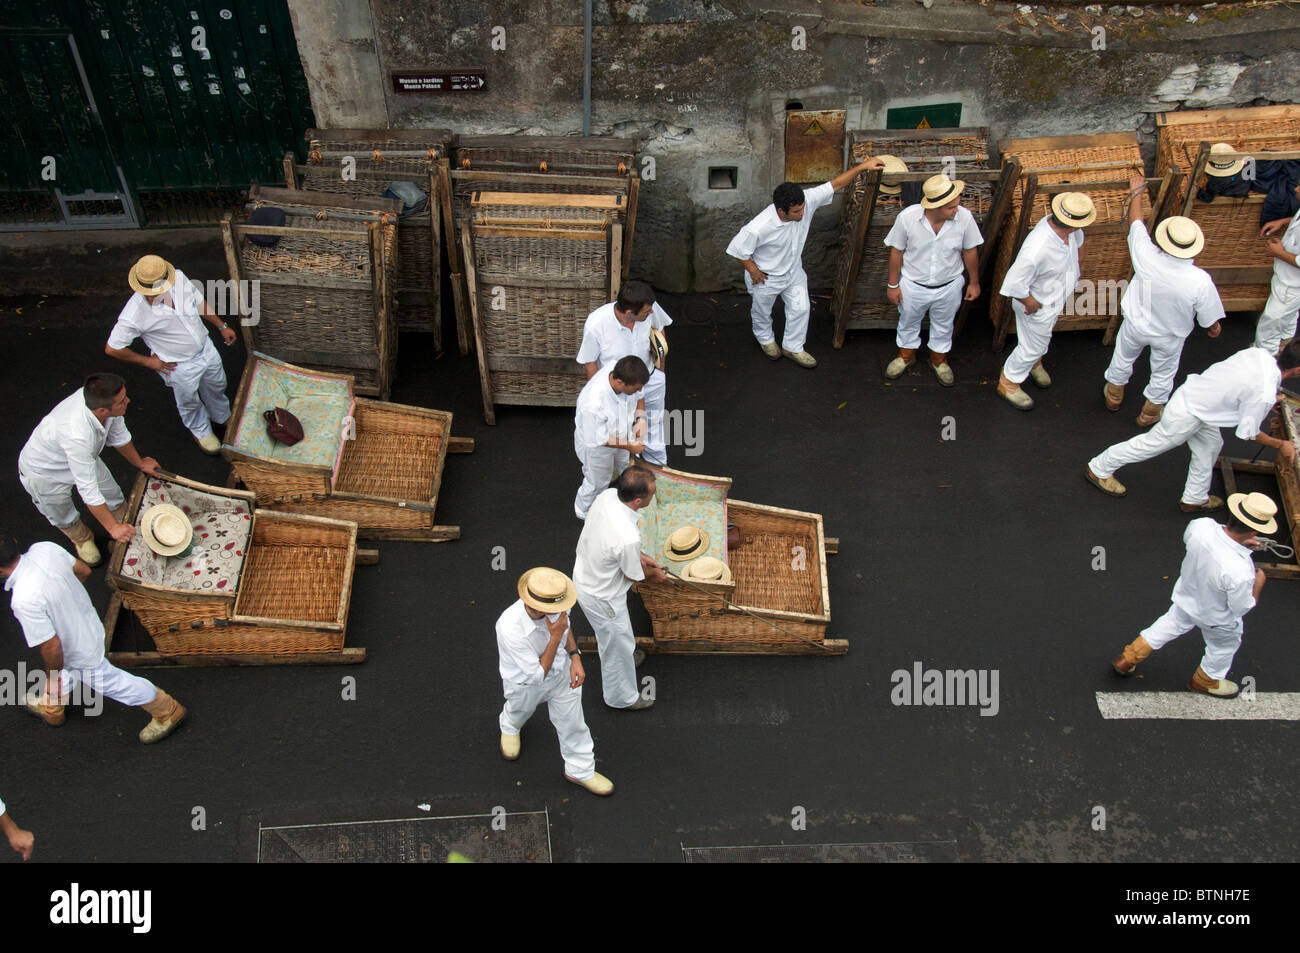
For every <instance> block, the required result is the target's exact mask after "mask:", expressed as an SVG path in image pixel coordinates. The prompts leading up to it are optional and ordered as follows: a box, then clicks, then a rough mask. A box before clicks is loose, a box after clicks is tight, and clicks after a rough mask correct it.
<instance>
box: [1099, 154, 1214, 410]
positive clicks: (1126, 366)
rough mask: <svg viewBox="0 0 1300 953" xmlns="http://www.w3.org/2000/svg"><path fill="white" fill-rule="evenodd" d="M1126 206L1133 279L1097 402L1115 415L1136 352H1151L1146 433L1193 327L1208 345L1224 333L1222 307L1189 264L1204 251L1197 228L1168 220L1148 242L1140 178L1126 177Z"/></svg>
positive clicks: (1165, 399) (1210, 284)
mask: <svg viewBox="0 0 1300 953" xmlns="http://www.w3.org/2000/svg"><path fill="white" fill-rule="evenodd" d="M1129 185H1130V186H1131V187H1132V193H1131V198H1132V204H1131V205H1130V206H1129V215H1128V220H1129V227H1128V249H1129V256H1130V257H1131V258H1132V259H1133V280H1132V281H1131V282H1130V283H1129V286H1128V287H1127V288H1125V289H1124V297H1123V298H1121V299H1120V303H1119V306H1120V310H1121V312H1122V313H1123V315H1124V319H1123V321H1122V322H1121V323H1120V326H1119V332H1118V333H1117V334H1116V336H1115V351H1114V353H1113V354H1112V355H1111V358H1110V366H1109V367H1107V368H1106V386H1105V389H1104V396H1105V398H1106V409H1107V410H1119V408H1120V405H1121V404H1122V403H1123V402H1124V385H1125V384H1127V383H1128V379H1129V377H1131V376H1132V374H1133V364H1134V362H1135V361H1137V359H1138V358H1139V357H1140V356H1141V355H1142V349H1143V348H1148V347H1149V348H1150V349H1151V379H1150V380H1149V381H1148V382H1147V386H1146V390H1145V391H1143V394H1144V395H1145V397H1146V402H1145V403H1144V404H1143V405H1142V412H1141V413H1140V414H1139V415H1138V418H1137V424H1138V426H1139V427H1149V426H1151V425H1152V424H1153V423H1155V422H1156V421H1157V420H1159V419H1160V415H1161V414H1163V413H1164V409H1165V404H1167V403H1169V395H1170V394H1171V393H1172V392H1173V389H1174V375H1176V374H1177V373H1178V362H1179V359H1180V358H1181V357H1182V354H1183V344H1184V343H1185V342H1186V340H1187V338H1188V336H1189V335H1190V334H1191V333H1192V329H1193V328H1194V327H1195V326H1196V324H1200V326H1201V327H1203V328H1205V329H1206V331H1207V333H1208V334H1209V335H1210V337H1212V338H1217V337H1218V336H1219V332H1220V331H1222V330H1223V325H1222V324H1221V323H1220V322H1221V321H1222V320H1223V317H1224V314H1223V302H1222V301H1220V300H1219V292H1218V289H1217V288H1215V287H1214V279H1213V278H1211V277H1210V274H1209V272H1207V271H1205V270H1204V269H1202V268H1197V267H1196V265H1195V264H1193V262H1192V259H1193V258H1194V257H1195V256H1196V255H1198V254H1199V253H1200V251H1201V249H1202V248H1204V247H1205V236H1204V235H1203V234H1201V227H1200V226H1199V225H1197V224H1196V223H1195V222H1193V221H1192V220H1191V219H1190V218H1183V217H1182V216H1181V215H1175V216H1171V217H1170V218H1167V219H1165V220H1164V221H1162V222H1161V223H1160V224H1159V225H1157V226H1156V233H1155V241H1154V242H1153V241H1152V240H1151V236H1150V235H1148V234H1147V226H1146V223H1145V222H1144V221H1142V198H1141V196H1142V193H1143V192H1145V191H1146V179H1145V178H1144V177H1143V176H1141V175H1137V174H1135V175H1133V176H1132V177H1131V178H1130V179H1129Z"/></svg>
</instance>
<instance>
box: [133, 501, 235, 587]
mask: <svg viewBox="0 0 1300 953" xmlns="http://www.w3.org/2000/svg"><path fill="white" fill-rule="evenodd" d="M155 503H171V504H173V505H175V506H179V507H180V508H181V509H182V510H184V511H185V512H186V513H188V514H189V516H190V524H191V525H192V526H193V527H194V549H193V551H192V552H191V553H190V554H189V555H188V556H185V557H180V556H159V555H158V554H157V553H155V552H154V551H153V550H152V549H150V548H149V547H148V545H146V543H145V541H144V536H143V535H142V534H141V533H140V532H139V529H140V517H141V515H143V514H144V512H145V511H146V510H147V509H149V507H151V506H153V505H154V504H155ZM252 526H253V523H252V514H251V513H250V512H249V508H248V504H247V503H245V502H244V501H243V500H241V499H232V498H230V497H228V496H218V495H217V494H215V493H204V492H203V491H201V490H194V489H191V488H189V487H186V486H180V485H179V484H175V483H169V482H167V481H166V480H150V481H149V483H148V484H147V485H146V487H145V491H144V499H143V500H142V501H141V502H140V510H139V512H137V513H136V517H135V528H136V530H137V532H136V534H135V536H133V537H132V538H131V542H129V543H127V546H126V555H125V556H124V557H123V559H122V575H124V576H126V577H127V578H128V579H137V580H139V581H140V582H147V583H149V584H150V585H154V586H162V587H163V588H166V589H184V590H187V591H196V590H197V591H209V590H210V591H212V592H214V593H218V592H235V591H237V589H238V588H239V573H240V570H241V569H242V568H243V565H244V554H245V553H246V552H247V551H248V535H249V531H250V530H251V529H252Z"/></svg>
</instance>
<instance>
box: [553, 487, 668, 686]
mask: <svg viewBox="0 0 1300 953" xmlns="http://www.w3.org/2000/svg"><path fill="white" fill-rule="evenodd" d="M654 495H655V478H654V474H653V473H651V472H650V471H649V470H646V469H643V468H641V467H629V468H628V469H626V470H624V471H623V473H622V474H621V475H620V476H619V478H618V479H617V480H616V481H615V482H614V485H613V486H612V487H610V488H609V489H608V490H605V491H604V492H603V493H601V494H600V495H599V496H598V497H596V502H594V503H592V504H591V512H590V513H588V515H587V523H586V525H585V526H583V527H582V535H581V536H579V537H578V553H577V558H576V560H575V561H574V564H573V581H574V584H575V585H576V586H577V588H578V605H579V606H581V607H582V614H583V615H585V616H586V617H587V621H588V622H589V623H591V627H592V629H593V630H594V631H595V633H596V646H597V648H598V649H599V650H600V679H601V689H602V692H603V694H604V696H605V704H606V705H608V706H609V707H610V708H623V709H629V710H632V711H637V710H639V709H643V708H649V707H650V706H651V705H653V704H654V699H651V698H642V697H641V693H640V691H639V690H638V689H637V681H636V653H637V648H636V636H635V635H633V633H632V618H631V616H629V615H628V611H627V592H628V590H629V589H631V588H632V583H634V582H637V581H639V580H641V579H648V580H650V581H652V582H664V581H666V580H667V578H668V574H667V573H666V572H665V571H664V568H663V567H662V566H660V565H659V564H658V563H657V562H655V561H654V560H653V559H651V558H650V557H649V556H646V555H644V554H642V552H641V531H640V530H639V529H638V528H637V516H636V512H637V510H640V509H644V508H645V507H647V506H649V505H650V501H651V500H653V499H654Z"/></svg>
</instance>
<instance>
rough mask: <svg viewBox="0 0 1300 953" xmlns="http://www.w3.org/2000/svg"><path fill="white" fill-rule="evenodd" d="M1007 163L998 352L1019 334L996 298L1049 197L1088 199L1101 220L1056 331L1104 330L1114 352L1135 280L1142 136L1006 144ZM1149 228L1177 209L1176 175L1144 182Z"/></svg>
mask: <svg viewBox="0 0 1300 953" xmlns="http://www.w3.org/2000/svg"><path fill="white" fill-rule="evenodd" d="M1001 152H1002V158H1003V160H1004V161H1010V160H1013V159H1014V160H1015V161H1016V162H1017V163H1018V164H1019V165H1020V173H1019V179H1018V181H1017V183H1016V186H1015V190H1014V194H1013V196H1012V200H1011V212H1010V214H1009V216H1008V219H1007V224H1008V227H1007V229H1006V230H1004V232H1003V234H1002V240H1001V242H1000V243H999V246H998V250H997V259H996V262H995V266H994V271H993V284H992V287H991V288H990V291H991V292H992V293H993V297H991V298H990V304H989V318H990V320H991V321H992V322H993V333H994V345H995V346H996V347H999V348H1000V347H1002V346H1003V343H1004V342H1005V341H1006V337H1007V335H1008V334H1011V333H1014V332H1015V314H1014V312H1012V310H1011V305H1010V304H1009V303H1008V302H1007V300H1006V299H1005V298H1003V297H1002V296H1001V295H999V294H997V293H996V292H997V290H998V289H999V288H1000V287H1001V286H1002V280H1003V279H1004V278H1005V277H1006V274H1007V270H1008V269H1009V268H1010V267H1011V263H1012V262H1013V261H1014V260H1015V256H1016V254H1017V253H1018V252H1019V251H1020V246H1021V244H1022V243H1023V242H1024V240H1025V236H1026V235H1028V234H1029V230H1030V229H1031V228H1033V227H1034V226H1035V225H1036V224H1037V223H1038V221H1039V219H1041V218H1042V217H1043V216H1044V215H1046V214H1047V212H1048V208H1049V205H1050V203H1051V200H1052V197H1053V196H1055V195H1056V194H1058V193H1060V192H1083V193H1085V194H1086V195H1088V196H1089V197H1090V198H1091V199H1092V201H1093V205H1094V206H1095V207H1096V209H1097V220H1096V221H1095V222H1094V223H1093V224H1092V225H1089V226H1088V228H1087V229H1086V230H1085V235H1086V245H1085V246H1084V255H1083V273H1082V275H1081V276H1080V281H1081V282H1082V283H1083V284H1082V286H1081V287H1082V289H1083V290H1082V291H1080V292H1079V293H1078V294H1076V295H1074V296H1073V297H1072V298H1069V299H1067V303H1066V308H1065V312H1064V313H1063V314H1062V315H1061V317H1060V319H1059V320H1058V321H1057V322H1056V330H1057V331H1079V330H1088V329H1100V330H1102V331H1104V335H1103V343H1104V344H1110V343H1111V342H1112V341H1113V340H1114V338H1115V332H1116V330H1117V329H1118V327H1119V320H1120V314H1119V304H1118V301H1119V295H1120V293H1121V291H1122V289H1123V287H1124V286H1125V285H1126V284H1127V282H1128V281H1129V279H1130V278H1131V277H1132V275H1133V267H1132V262H1131V260H1130V258H1129V252H1128V239H1127V236H1128V227H1129V226H1128V208H1129V206H1128V193H1129V185H1128V180H1129V176H1130V175H1131V174H1132V173H1134V172H1137V173H1139V174H1141V173H1142V169H1143V165H1142V153H1141V150H1140V148H1139V144H1138V136H1137V133H1134V132H1123V133H1097V134H1089V135H1078V136H1052V137H1048V138H1039V139H1005V140H1003V141H1002V143H1001ZM1147 188H1148V202H1149V205H1150V210H1149V213H1148V215H1147V217H1146V222H1147V226H1148V228H1151V227H1154V225H1155V223H1156V222H1157V221H1158V220H1159V218H1161V217H1163V216H1164V215H1165V214H1166V213H1167V210H1168V207H1169V206H1170V204H1171V203H1172V200H1173V196H1174V192H1175V190H1176V188H1177V177H1176V175H1175V174H1170V175H1162V176H1160V177H1157V178H1155V179H1148V180H1147Z"/></svg>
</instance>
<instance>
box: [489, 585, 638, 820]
mask: <svg viewBox="0 0 1300 953" xmlns="http://www.w3.org/2000/svg"><path fill="white" fill-rule="evenodd" d="M517 588H518V591H519V598H518V599H517V600H516V601H515V603H514V604H513V605H511V606H510V608H508V609H507V610H506V611H505V612H503V613H501V616H500V618H498V619H497V654H498V656H499V658H500V669H501V685H502V687H503V689H504V690H505V696H506V704H505V707H504V708H502V709H501V717H500V718H499V719H498V721H499V723H500V727H501V754H502V756H503V757H504V758H505V759H506V760H507V761H514V760H515V759H517V758H518V757H519V733H520V732H521V731H522V730H523V727H524V723H525V722H526V721H528V719H529V718H531V717H532V716H533V712H534V711H536V710H537V706H538V705H540V704H541V703H542V702H546V706H547V710H548V711H549V712H550V715H551V724H553V725H555V732H556V734H557V735H559V737H560V754H561V755H562V756H563V758H564V776H565V777H566V778H567V779H569V780H570V781H572V782H573V783H574V784H581V785H582V786H583V787H584V788H586V789H587V790H588V791H590V792H591V793H592V794H600V795H606V794H613V793H614V784H613V782H612V781H610V780H609V778H607V777H605V776H604V775H602V774H597V773H596V756H595V753H594V752H595V748H594V747H593V745H592V742H591V732H590V731H589V730H588V729H587V722H586V720H585V719H584V718H583V717H582V683H583V682H584V681H585V680H586V678H587V674H586V672H585V671H584V670H583V668H582V653H581V652H579V651H578V646H577V644H576V643H575V642H574V641H573V630H572V629H571V628H570V627H569V610H570V609H572V608H573V604H574V603H575V602H576V601H577V599H578V593H577V590H576V589H575V588H574V586H573V581H572V580H571V579H569V577H568V576H566V575H565V574H564V573H562V572H557V571H556V570H554V569H547V568H545V567H541V568H538V569H530V570H528V572H526V573H524V574H523V575H522V576H520V577H519V585H518V587H517Z"/></svg>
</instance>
